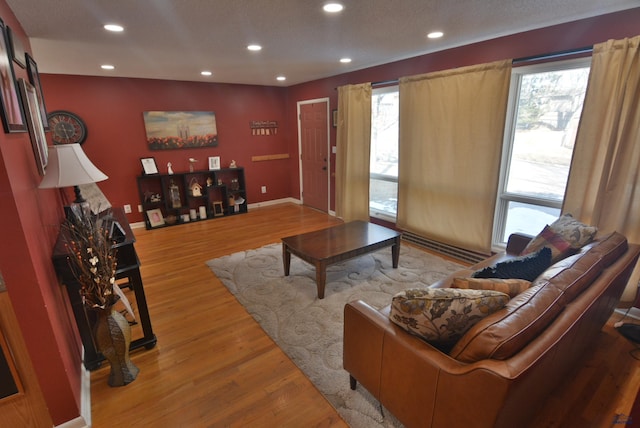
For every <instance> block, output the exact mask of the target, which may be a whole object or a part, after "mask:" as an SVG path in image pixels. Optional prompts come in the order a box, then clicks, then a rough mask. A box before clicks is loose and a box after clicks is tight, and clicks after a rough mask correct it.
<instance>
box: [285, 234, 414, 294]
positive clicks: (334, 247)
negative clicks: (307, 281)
mask: <svg viewBox="0 0 640 428" xmlns="http://www.w3.org/2000/svg"><path fill="white" fill-rule="evenodd" d="M401 237H402V233H400V232H397V231H395V230H392V229H389V228H386V227H383V226H379V225H377V224H373V223H368V222H365V221H352V222H349V223H345V224H341V225H339V226H334V227H330V228H328V229H323V230H318V231H316V232H309V233H303V234H301V235H295V236H289V237H286V238H282V261H283V263H284V275H285V276H289V268H290V266H291V254H295V255H296V256H298V257H299V258H301V259H302V260H304V261H306V262H308V263H311V264H312V265H314V266H315V268H316V286H317V287H318V299H323V298H324V287H325V282H326V280H327V266H329V265H331V264H335V263H338V262H341V261H344V260H348V259H352V258H355V257H358V256H361V255H363V254H367V253H371V252H374V251H376V250H379V249H380V248H384V247H389V246H390V247H391V257H392V262H393V267H394V268H397V267H398V259H399V257H400V238H401Z"/></svg>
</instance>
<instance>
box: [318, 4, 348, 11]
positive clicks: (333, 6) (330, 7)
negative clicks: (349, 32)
mask: <svg viewBox="0 0 640 428" xmlns="http://www.w3.org/2000/svg"><path fill="white" fill-rule="evenodd" d="M322 9H323V10H324V11H325V12H329V13H336V12H341V11H342V9H344V6H343V5H341V4H340V3H333V2H332V3H327V4H325V5H324V6H322Z"/></svg>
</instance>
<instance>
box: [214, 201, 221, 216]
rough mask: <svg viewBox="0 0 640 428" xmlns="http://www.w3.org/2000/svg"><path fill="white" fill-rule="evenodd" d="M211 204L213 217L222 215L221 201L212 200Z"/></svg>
mask: <svg viewBox="0 0 640 428" xmlns="http://www.w3.org/2000/svg"><path fill="white" fill-rule="evenodd" d="M211 205H212V208H213V216H214V217H220V216H223V215H224V207H223V206H222V201H213V202H212V203H211Z"/></svg>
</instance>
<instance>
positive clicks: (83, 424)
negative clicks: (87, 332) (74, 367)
mask: <svg viewBox="0 0 640 428" xmlns="http://www.w3.org/2000/svg"><path fill="white" fill-rule="evenodd" d="M82 357H83V359H84V349H83V350H82ZM55 428H91V372H90V371H89V370H87V369H86V367H85V366H84V364H82V363H80V416H78V417H77V418H75V419H71V420H70V421H67V422H65V423H63V424H61V425H56V427H55Z"/></svg>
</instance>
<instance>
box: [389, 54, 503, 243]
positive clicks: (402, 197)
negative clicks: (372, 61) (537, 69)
mask: <svg viewBox="0 0 640 428" xmlns="http://www.w3.org/2000/svg"><path fill="white" fill-rule="evenodd" d="M510 78H511V61H500V62H495V63H490V64H482V65H477V66H471V67H464V68H458V69H453V70H447V71H443V72H436V73H429V74H424V75H419V76H412V77H406V78H402V79H400V143H399V172H398V220H397V224H398V226H399V227H400V228H402V229H404V230H408V231H412V232H415V233H417V234H419V235H421V236H425V237H427V238H431V239H434V240H436V241H439V242H444V243H448V244H451V245H455V246H458V247H462V248H466V249H470V250H474V251H479V252H482V253H489V252H490V250H491V233H492V230H493V214H494V209H495V203H496V189H497V187H498V178H499V171H500V157H501V151H502V141H503V131H504V123H505V115H506V109H507V99H508V94H509V82H510Z"/></svg>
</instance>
